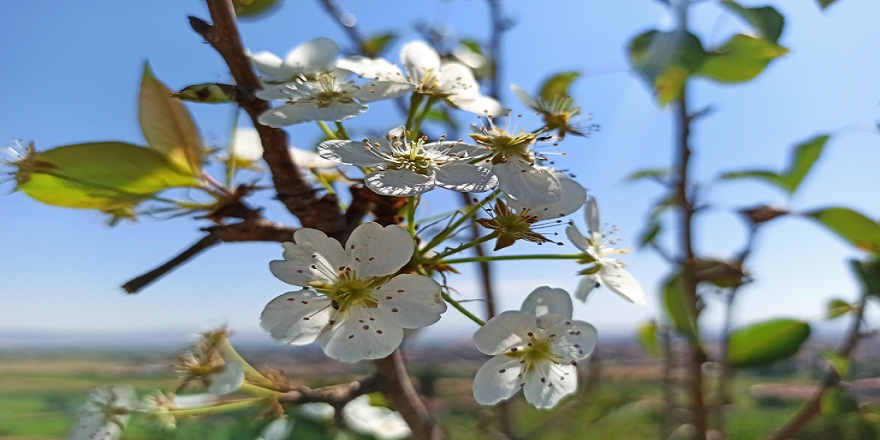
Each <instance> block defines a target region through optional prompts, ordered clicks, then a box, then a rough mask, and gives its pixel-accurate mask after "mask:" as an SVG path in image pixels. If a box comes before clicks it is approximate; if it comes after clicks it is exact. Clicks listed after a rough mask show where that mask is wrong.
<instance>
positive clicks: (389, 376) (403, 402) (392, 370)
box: [375, 350, 446, 440]
mask: <svg viewBox="0 0 880 440" xmlns="http://www.w3.org/2000/svg"><path fill="white" fill-rule="evenodd" d="M375 363H376V376H377V377H378V379H379V384H380V386H381V389H382V392H383V393H384V394H385V396H386V397H388V399H389V400H390V401H391V402H392V403H393V404H394V408H395V409H396V410H397V411H398V412H400V415H401V416H403V419H404V420H405V421H406V423H407V424H408V425H409V427H410V429H412V438H413V440H442V439H445V438H446V434H445V433H444V432H443V430H442V429H440V426H438V425H437V424H436V423H435V422H434V419H433V418H432V417H431V414H430V413H429V412H428V409H427V408H426V407H425V404H424V403H422V401H421V399H420V398H419V395H418V393H417V392H416V389H415V388H414V387H413V385H412V381H411V380H410V378H409V376H407V373H406V366H405V365H404V363H403V355H402V354H401V353H400V350H394V353H391V355H390V356H388V357H386V358H382V359H379V360H376V361H375Z"/></svg>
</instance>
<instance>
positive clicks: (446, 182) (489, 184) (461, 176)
mask: <svg viewBox="0 0 880 440" xmlns="http://www.w3.org/2000/svg"><path fill="white" fill-rule="evenodd" d="M434 179H435V180H436V181H437V186H439V187H442V188H446V189H451V190H453V191H461V192H484V191H488V190H490V189H492V188H494V187H495V186H496V185H498V178H497V177H495V174H493V173H492V171H491V170H489V169H487V168H483V167H478V166H476V165H471V164H469V163H467V162H464V161H456V162H450V163H448V164H446V165H443V166H440V167H437V168H436V169H435V170H434Z"/></svg>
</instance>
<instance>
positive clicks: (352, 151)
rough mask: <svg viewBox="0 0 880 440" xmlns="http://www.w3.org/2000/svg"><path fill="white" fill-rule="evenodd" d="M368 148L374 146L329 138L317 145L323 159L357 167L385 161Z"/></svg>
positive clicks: (376, 164)
mask: <svg viewBox="0 0 880 440" xmlns="http://www.w3.org/2000/svg"><path fill="white" fill-rule="evenodd" d="M370 148H376V147H372V146H367V145H366V144H364V143H363V142H355V141H348V140H331V141H324V142H321V143H320V144H319V145H318V154H319V155H320V156H321V157H323V158H324V159H329V160H332V161H336V162H339V163H344V164H346V165H355V166H359V167H371V168H374V167H377V166H379V165H382V164H384V163H387V162H386V160H385V159H383V158H381V157H379V156H377V155H376V154H375V153H372V152H370V150H369V149H370Z"/></svg>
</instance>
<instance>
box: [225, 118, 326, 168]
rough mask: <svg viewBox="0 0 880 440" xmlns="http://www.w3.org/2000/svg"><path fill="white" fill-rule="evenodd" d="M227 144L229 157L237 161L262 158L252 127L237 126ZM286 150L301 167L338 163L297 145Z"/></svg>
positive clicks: (259, 145)
mask: <svg viewBox="0 0 880 440" xmlns="http://www.w3.org/2000/svg"><path fill="white" fill-rule="evenodd" d="M229 146H230V148H229V150H230V152H229V155H230V157H232V158H234V159H236V160H238V161H239V162H242V163H246V164H250V163H253V162H256V161H258V160H260V159H262V158H263V143H262V142H261V141H260V134H259V133H257V130H255V129H253V128H237V129H236V130H235V134H234V135H233V137H232V141H231V142H230V143H229ZM288 150H289V151H290V157H292V158H293V162H294V163H295V164H296V165H297V166H298V167H300V168H303V169H310V170H319V169H323V168H334V167H336V166H337V165H338V164H337V163H336V162H333V161H331V160H327V159H324V158H322V157H321V156H319V155H318V154H317V153H315V152H313V151H308V150H303V149H302V148H297V147H288Z"/></svg>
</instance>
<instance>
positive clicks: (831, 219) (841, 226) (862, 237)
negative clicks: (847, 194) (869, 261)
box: [806, 207, 880, 254]
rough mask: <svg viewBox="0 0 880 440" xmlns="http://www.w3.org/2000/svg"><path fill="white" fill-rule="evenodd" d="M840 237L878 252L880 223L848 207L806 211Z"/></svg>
mask: <svg viewBox="0 0 880 440" xmlns="http://www.w3.org/2000/svg"><path fill="white" fill-rule="evenodd" d="M806 216H807V217H810V218H812V219H815V220H817V221H818V222H819V223H821V224H822V225H823V226H825V227H826V228H828V229H830V230H831V231H832V232H834V233H836V234H837V235H838V236H839V237H840V238H842V239H844V240H846V241H848V242H850V243H851V244H852V245H854V246H855V247H857V248H859V249H861V250H863V251H865V252H871V253H873V254H877V253H880V224H877V222H875V221H874V220H871V219H870V218H868V217H865V216H864V215H862V214H859V213H858V212H855V211H853V210H852V209H848V208H839V207H834V208H825V209H819V210H816V211H812V212H808V213H806Z"/></svg>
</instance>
